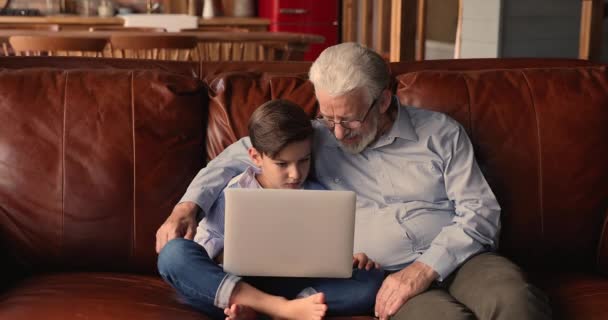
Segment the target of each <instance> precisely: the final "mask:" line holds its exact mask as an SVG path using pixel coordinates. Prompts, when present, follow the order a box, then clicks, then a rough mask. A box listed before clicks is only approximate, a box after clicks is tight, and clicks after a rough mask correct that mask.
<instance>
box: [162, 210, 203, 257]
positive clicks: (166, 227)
mask: <svg viewBox="0 0 608 320" xmlns="http://www.w3.org/2000/svg"><path fill="white" fill-rule="evenodd" d="M197 212H198V206H197V205H196V204H195V203H193V202H182V203H179V204H177V205H176V206H175V207H174V208H173V211H172V212H171V215H170V216H169V217H168V218H167V220H165V222H164V223H163V224H162V225H161V226H160V228H158V230H157V231H156V253H159V252H160V250H162V248H163V247H164V246H165V245H166V244H167V242H169V241H171V240H173V239H175V238H186V239H190V240H192V239H193V238H194V234H195V233H196V213H197Z"/></svg>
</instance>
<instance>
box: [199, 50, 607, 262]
mask: <svg viewBox="0 0 608 320" xmlns="http://www.w3.org/2000/svg"><path fill="white" fill-rule="evenodd" d="M497 63H498V64H499V65H498V67H500V69H497V68H496V67H495V66H496V64H497ZM543 64H544V65H545V66H543ZM424 65H429V66H430V67H429V68H430V69H431V70H424ZM536 65H541V66H543V67H542V68H536V69H535V68H530V66H536ZM451 66H453V67H454V68H453V69H455V70H459V71H448V70H449V69H450V67H451ZM392 70H393V71H394V72H395V71H398V72H399V73H396V74H395V93H396V94H397V96H398V97H399V99H400V100H401V102H402V103H403V104H406V105H413V106H417V107H421V108H428V109H433V110H436V111H441V112H444V113H447V114H449V115H450V116H452V117H453V118H455V119H456V120H458V121H459V122H460V123H461V124H462V125H463V126H464V127H465V128H466V130H467V132H468V133H469V135H470V138H471V140H472V142H473V145H474V147H475V151H476V156H477V159H478V162H479V164H480V166H481V168H482V170H483V171H484V173H485V175H486V178H487V180H488V182H489V183H490V185H491V187H492V189H493V190H494V192H495V194H496V196H497V198H498V200H499V202H500V204H501V206H502V208H503V216H502V219H503V231H502V239H501V251H502V252H504V253H506V254H507V255H508V256H509V257H511V258H513V259H514V260H515V261H516V262H518V263H520V264H522V265H523V266H526V267H528V268H541V267H543V266H546V265H550V266H551V268H552V269H555V268H568V269H589V268H592V267H593V266H594V264H595V259H596V250H597V244H598V240H599V238H600V234H601V230H602V224H603V220H604V216H605V214H606V211H605V210H606V207H607V206H608V200H607V199H608V147H606V145H607V144H606V143H607V142H606V141H608V125H606V123H608V74H607V71H606V67H605V66H591V65H590V64H589V63H588V62H584V61H569V60H563V61H555V60H547V61H541V62H540V63H539V61H538V60H526V59H520V60H514V61H510V62H504V61H499V62H496V61H494V66H493V64H492V61H490V60H481V62H477V63H475V62H474V61H458V62H455V63H446V62H443V63H441V62H425V63H420V64H406V63H404V64H393V65H392ZM305 77H306V74H301V75H297V76H289V75H273V74H270V73H263V72H262V73H260V72H258V73H229V74H219V75H218V76H217V77H215V78H212V79H210V80H209V86H210V106H209V110H210V113H209V125H208V131H207V135H208V140H207V154H208V156H209V158H210V159H212V158H213V157H215V156H216V155H217V154H219V152H221V151H222V150H223V149H224V148H225V147H226V146H228V145H230V144H231V143H233V142H234V141H236V140H237V139H238V138H240V137H242V136H245V135H246V130H247V121H248V119H249V116H250V115H251V113H252V112H253V111H254V110H255V108H256V107H257V106H259V105H260V104H261V103H262V102H264V101H266V100H268V99H270V98H286V99H291V100H293V101H294V102H296V103H300V104H302V105H303V106H304V108H305V109H306V111H307V112H309V114H314V112H315V107H316V103H315V101H314V89H313V87H312V85H311V84H310V83H309V82H307V81H306V80H305ZM607 251H608V250H607Z"/></svg>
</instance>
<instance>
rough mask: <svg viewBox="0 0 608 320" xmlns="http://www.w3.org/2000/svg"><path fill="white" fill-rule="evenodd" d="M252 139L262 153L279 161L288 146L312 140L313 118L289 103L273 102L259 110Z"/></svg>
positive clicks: (251, 129) (252, 120) (252, 123)
mask: <svg viewBox="0 0 608 320" xmlns="http://www.w3.org/2000/svg"><path fill="white" fill-rule="evenodd" d="M248 128H249V137H250V138H251V144H252V145H253V147H254V148H256V150H258V152H261V153H262V154H265V155H267V156H269V157H271V158H275V157H276V156H277V155H278V154H279V152H281V150H283V148H285V146H286V145H288V144H289V143H292V142H296V141H302V140H306V139H310V138H312V134H313V129H312V124H311V123H310V117H308V115H307V114H306V112H304V110H303V109H302V108H300V107H299V106H298V105H297V104H295V103H293V102H291V101H288V100H282V99H277V100H271V101H268V102H266V103H264V104H263V105H261V106H260V107H259V108H257V109H256V110H255V111H254V112H253V114H252V115H251V118H250V119H249V126H248Z"/></svg>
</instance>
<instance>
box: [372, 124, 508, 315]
mask: <svg viewBox="0 0 608 320" xmlns="http://www.w3.org/2000/svg"><path fill="white" fill-rule="evenodd" d="M446 138H447V139H446V140H445V142H446V143H445V146H446V150H445V151H446V154H445V155H444V157H445V163H444V181H445V188H446V193H447V195H448V198H449V199H450V200H451V201H453V202H454V204H455V214H456V216H455V217H454V219H453V222H454V223H453V224H451V225H450V226H447V227H444V228H443V229H442V231H441V232H440V233H439V234H438V235H437V237H435V239H434V240H433V242H432V243H431V245H430V247H429V249H428V250H426V251H425V252H424V253H423V254H422V256H420V258H418V259H417V261H416V262H414V263H412V264H411V265H409V266H407V267H406V268H404V269H403V270H401V271H399V272H395V273H393V274H391V275H390V276H388V277H387V278H386V280H385V281H384V282H383V284H382V287H381V288H380V290H379V291H378V295H377V296H376V307H375V311H376V314H377V315H378V316H379V317H380V319H388V317H390V316H392V315H394V314H395V313H396V312H397V311H398V310H399V308H401V306H402V305H403V304H405V302H407V301H408V300H409V299H410V298H412V297H414V296H416V295H418V294H420V293H422V292H424V291H425V290H427V289H428V287H429V286H430V285H431V283H432V282H433V281H434V280H436V279H438V280H440V281H443V280H445V278H446V277H447V276H448V275H449V274H450V273H452V271H454V269H456V268H457V267H458V266H460V265H461V264H462V263H463V262H464V261H465V260H466V259H468V258H469V257H471V256H473V255H474V254H476V253H479V252H481V251H484V250H491V249H494V248H496V246H497V242H498V233H499V230H500V206H499V205H498V202H497V201H496V197H495V196H494V193H493V192H492V190H491V189H490V187H489V186H488V184H487V182H486V180H485V178H484V177H483V175H482V173H481V170H480V169H479V167H478V165H477V163H476V161H475V158H474V154H473V146H472V145H471V142H470V140H469V137H468V136H467V135H466V132H465V131H464V129H463V128H462V126H460V125H457V130H454V131H453V134H452V135H451V136H448V137H446Z"/></svg>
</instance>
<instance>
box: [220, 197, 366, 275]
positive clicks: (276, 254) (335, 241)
mask: <svg viewBox="0 0 608 320" xmlns="http://www.w3.org/2000/svg"><path fill="white" fill-rule="evenodd" d="M225 199H226V219H225V230H224V271H226V272H228V273H232V274H235V275H241V276H273V277H323V278H349V277H351V275H352V265H353V240H354V232H355V200H356V198H355V193H354V192H352V191H325V190H323V191H321V190H285V189H227V190H226V191H225Z"/></svg>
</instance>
